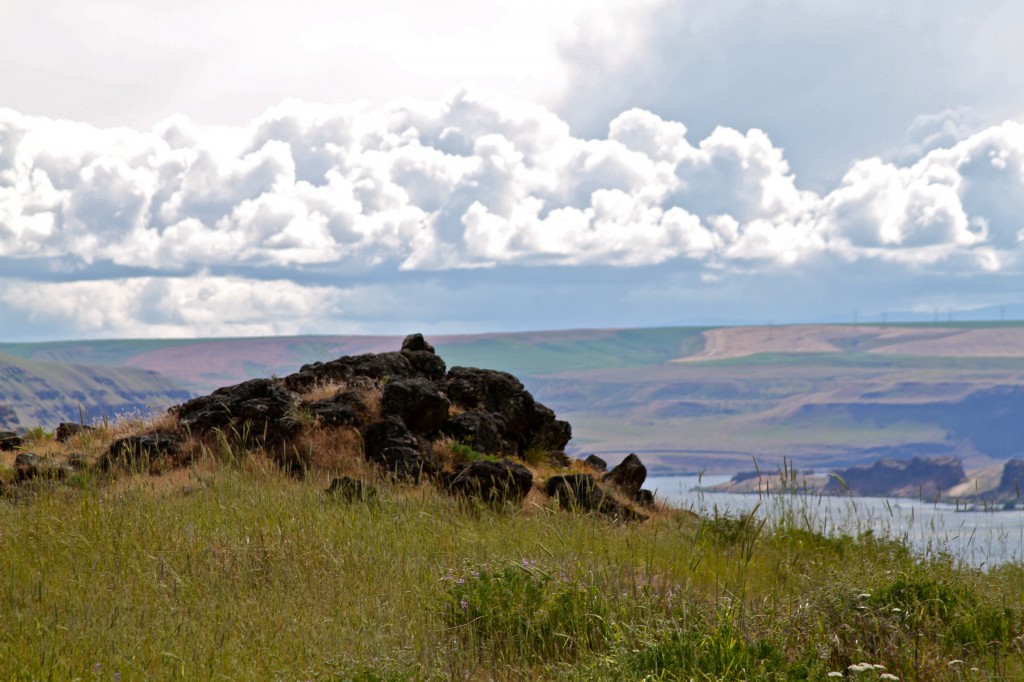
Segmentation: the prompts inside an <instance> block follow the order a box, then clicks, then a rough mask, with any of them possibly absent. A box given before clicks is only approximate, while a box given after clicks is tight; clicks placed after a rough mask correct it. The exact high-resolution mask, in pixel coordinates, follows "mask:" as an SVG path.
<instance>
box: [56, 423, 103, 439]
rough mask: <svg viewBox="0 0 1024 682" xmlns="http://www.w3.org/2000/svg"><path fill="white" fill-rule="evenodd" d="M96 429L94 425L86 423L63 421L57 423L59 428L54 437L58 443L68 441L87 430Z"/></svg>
mask: <svg viewBox="0 0 1024 682" xmlns="http://www.w3.org/2000/svg"><path fill="white" fill-rule="evenodd" d="M94 430H95V429H94V428H93V427H91V426H85V425H84V424H76V423H74V422H61V423H60V424H58V425H57V430H56V431H55V432H54V434H53V439H54V440H55V441H57V442H58V443H66V442H68V441H69V440H71V439H72V438H73V437H75V436H77V435H78V434H80V433H86V432H87V431H94Z"/></svg>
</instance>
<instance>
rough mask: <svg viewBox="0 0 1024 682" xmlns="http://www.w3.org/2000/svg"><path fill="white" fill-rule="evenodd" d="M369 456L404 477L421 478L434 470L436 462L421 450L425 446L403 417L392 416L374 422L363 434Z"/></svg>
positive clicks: (382, 466) (367, 457)
mask: <svg viewBox="0 0 1024 682" xmlns="http://www.w3.org/2000/svg"><path fill="white" fill-rule="evenodd" d="M363 441H364V452H365V454H366V459H367V460H369V461H370V462H373V463H374V464H376V465H377V466H378V467H380V468H381V469H384V470H385V471H387V472H388V473H390V474H391V475H393V476H395V477H396V478H398V479H401V480H409V481H418V480H419V478H420V475H421V474H423V473H427V474H430V473H433V472H434V471H435V467H434V465H433V462H432V461H431V460H430V459H429V458H428V457H424V456H423V455H422V454H421V453H422V452H423V447H422V446H421V444H420V442H419V441H418V440H417V439H416V436H414V435H413V434H412V431H410V430H409V427H407V426H406V425H405V423H404V422H403V421H402V419H401V418H400V417H398V416H395V415H390V416H388V417H387V418H385V419H384V420H383V421H379V422H377V423H376V424H371V425H370V426H368V427H367V428H366V430H365V431H364V433H363Z"/></svg>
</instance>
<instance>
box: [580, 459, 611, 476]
mask: <svg viewBox="0 0 1024 682" xmlns="http://www.w3.org/2000/svg"><path fill="white" fill-rule="evenodd" d="M583 463H584V464H586V465H587V466H588V467H590V468H591V469H593V470H594V471H597V472H600V473H602V474H603V473H607V472H608V462H606V461H604V460H603V459H601V458H600V457H598V456H597V455H588V456H587V458H586V459H585V460H583Z"/></svg>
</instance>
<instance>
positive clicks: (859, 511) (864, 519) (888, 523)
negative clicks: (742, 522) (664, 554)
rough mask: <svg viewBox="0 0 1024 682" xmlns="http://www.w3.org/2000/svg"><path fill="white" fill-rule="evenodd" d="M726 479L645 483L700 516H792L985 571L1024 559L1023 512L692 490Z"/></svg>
mask: <svg viewBox="0 0 1024 682" xmlns="http://www.w3.org/2000/svg"><path fill="white" fill-rule="evenodd" d="M729 478H730V477H729V476H703V477H700V478H698V477H697V476H651V477H648V479H647V482H646V483H645V484H644V487H645V488H649V489H651V490H654V491H655V492H656V493H657V494H658V496H659V497H660V498H663V499H665V500H667V501H669V502H670V503H671V504H673V505H675V506H677V507H681V508H683V509H689V510H692V511H695V512H697V513H700V514H714V513H716V511H717V513H723V514H725V513H728V514H738V513H743V512H749V511H751V510H754V509H755V507H756V513H757V514H758V515H764V516H767V517H768V518H769V519H770V518H772V517H776V518H777V517H778V516H779V515H780V514H783V513H795V514H796V518H799V519H800V522H801V524H802V525H804V526H805V527H808V528H810V529H813V530H816V531H819V532H823V533H835V534H841V533H847V534H850V535H857V534H859V533H861V532H864V531H866V530H871V531H873V532H874V533H876V534H883V535H886V536H889V537H893V538H898V539H900V540H903V541H904V542H906V543H907V544H909V545H910V546H911V547H913V548H914V549H916V550H918V551H920V552H922V553H924V554H933V553H938V552H942V553H946V554H949V555H952V556H954V557H956V558H958V559H960V560H961V561H963V562H964V563H966V564H969V565H972V566H977V567H980V568H986V567H991V566H995V565H998V564H1003V563H1007V562H1020V561H1022V559H1024V512H1022V511H963V506H962V505H961V507H960V511H958V510H957V509H956V507H955V506H954V505H950V504H938V503H932V502H925V501H921V500H913V499H904V498H900V499H889V500H886V499H882V498H875V497H834V496H823V495H814V494H809V493H808V494H798V495H779V494H774V493H773V494H770V495H757V494H750V495H740V494H735V493H711V492H701V491H699V490H695V488H697V487H698V486H703V487H709V486H714V485H718V484H720V483H725V482H726V481H728V480H729Z"/></svg>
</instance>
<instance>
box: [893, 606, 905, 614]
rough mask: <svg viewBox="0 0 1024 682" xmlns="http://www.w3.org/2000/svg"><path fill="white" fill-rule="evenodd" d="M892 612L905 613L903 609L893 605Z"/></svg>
mask: <svg viewBox="0 0 1024 682" xmlns="http://www.w3.org/2000/svg"><path fill="white" fill-rule="evenodd" d="M892 612H893V613H903V609H901V608H899V607H896V606H894V607H892Z"/></svg>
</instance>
